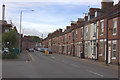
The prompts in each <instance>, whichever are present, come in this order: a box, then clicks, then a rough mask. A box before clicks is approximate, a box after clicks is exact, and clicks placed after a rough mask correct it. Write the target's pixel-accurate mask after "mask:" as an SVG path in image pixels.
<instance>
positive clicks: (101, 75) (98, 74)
mask: <svg viewBox="0 0 120 80" xmlns="http://www.w3.org/2000/svg"><path fill="white" fill-rule="evenodd" d="M87 71H88V72H90V73H93V74H95V75H98V76H100V77H104V76H103V75H101V74H99V73H96V72H93V71H90V70H87Z"/></svg>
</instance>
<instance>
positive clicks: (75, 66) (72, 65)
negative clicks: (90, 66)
mask: <svg viewBox="0 0 120 80" xmlns="http://www.w3.org/2000/svg"><path fill="white" fill-rule="evenodd" d="M71 65H72V66H74V67H77V68H80V66H78V65H76V64H71Z"/></svg>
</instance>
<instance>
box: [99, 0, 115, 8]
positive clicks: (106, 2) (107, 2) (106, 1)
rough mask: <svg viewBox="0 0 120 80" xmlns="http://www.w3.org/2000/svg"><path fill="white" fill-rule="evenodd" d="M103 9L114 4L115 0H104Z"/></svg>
mask: <svg viewBox="0 0 120 80" xmlns="http://www.w3.org/2000/svg"><path fill="white" fill-rule="evenodd" d="M101 4H102V9H107V8H110V7H112V6H113V4H114V1H113V0H102V2H101Z"/></svg>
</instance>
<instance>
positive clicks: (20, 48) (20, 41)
mask: <svg viewBox="0 0 120 80" xmlns="http://www.w3.org/2000/svg"><path fill="white" fill-rule="evenodd" d="M23 11H34V10H22V11H20V34H19V52H21V51H22V35H21V29H22V28H21V27H22V14H23Z"/></svg>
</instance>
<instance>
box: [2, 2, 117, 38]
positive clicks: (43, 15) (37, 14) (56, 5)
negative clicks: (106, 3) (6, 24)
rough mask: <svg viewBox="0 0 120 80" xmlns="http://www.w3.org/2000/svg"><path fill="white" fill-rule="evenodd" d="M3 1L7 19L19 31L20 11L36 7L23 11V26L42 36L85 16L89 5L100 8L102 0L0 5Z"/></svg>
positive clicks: (26, 29)
mask: <svg viewBox="0 0 120 80" xmlns="http://www.w3.org/2000/svg"><path fill="white" fill-rule="evenodd" d="M114 1H115V3H117V2H118V1H117V0H114ZM2 3H5V5H6V20H12V21H13V23H14V24H15V25H16V26H17V29H18V31H19V17H20V11H21V10H31V9H34V10H35V11H34V12H30V11H27V12H23V18H22V28H23V29H24V32H25V34H27V35H29V34H31V35H33V34H34V35H39V34H40V35H39V36H41V34H42V33H43V34H45V36H46V34H47V33H49V32H53V31H55V30H56V29H59V28H63V29H64V28H65V27H66V26H67V25H70V21H74V20H75V21H76V20H77V18H81V17H83V12H84V13H87V12H88V9H89V7H88V6H90V7H99V8H100V5H101V0H34V1H33V0H0V6H2ZM0 11H2V8H0ZM0 19H1V13H0Z"/></svg>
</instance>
